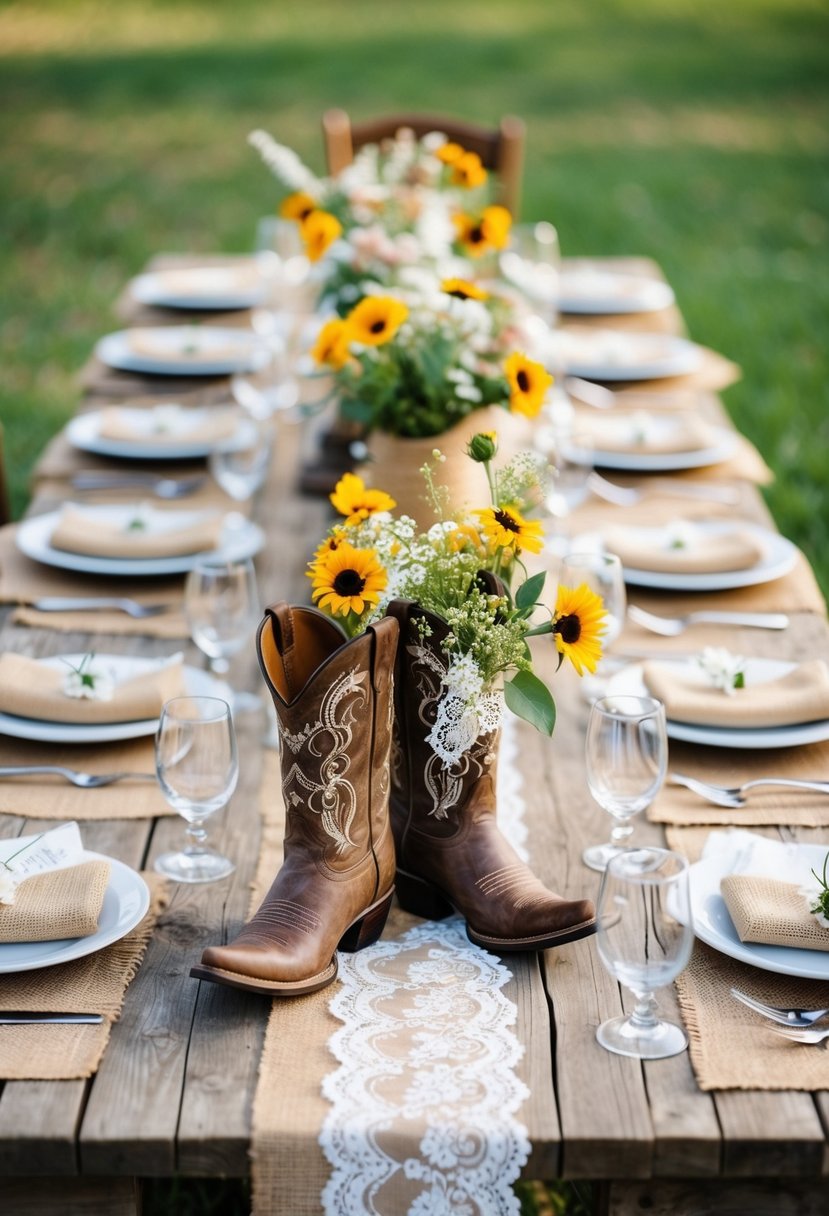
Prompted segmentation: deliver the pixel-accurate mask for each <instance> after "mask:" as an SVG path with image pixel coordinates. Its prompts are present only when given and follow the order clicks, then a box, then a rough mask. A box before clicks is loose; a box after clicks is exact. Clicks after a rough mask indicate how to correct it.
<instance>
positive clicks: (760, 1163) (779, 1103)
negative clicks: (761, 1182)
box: [716, 1090, 826, 1178]
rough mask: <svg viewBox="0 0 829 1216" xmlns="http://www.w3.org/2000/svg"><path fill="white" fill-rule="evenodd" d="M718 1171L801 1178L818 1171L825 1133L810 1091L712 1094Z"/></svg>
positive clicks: (815, 1173) (821, 1162) (746, 1175)
mask: <svg viewBox="0 0 829 1216" xmlns="http://www.w3.org/2000/svg"><path fill="white" fill-rule="evenodd" d="M716 1101H717V1115H718V1117H719V1120H720V1125H721V1127H722V1131H723V1139H724V1145H723V1162H722V1172H723V1174H725V1175H726V1176H727V1177H739V1178H773V1177H781V1178H803V1177H809V1176H812V1175H817V1174H820V1173H821V1172H822V1170H823V1163H824V1154H825V1142H826V1136H825V1133H824V1130H823V1127H822V1126H821V1122H820V1119H819V1118H818V1113H817V1110H816V1109H815V1104H814V1101H813V1100H812V1095H811V1094H808V1093H793V1092H789V1091H783V1092H777V1093H767V1092H756V1091H754V1092H751V1093H747V1092H744V1091H739V1090H732V1091H729V1092H727V1093H718V1094H717V1098H716Z"/></svg>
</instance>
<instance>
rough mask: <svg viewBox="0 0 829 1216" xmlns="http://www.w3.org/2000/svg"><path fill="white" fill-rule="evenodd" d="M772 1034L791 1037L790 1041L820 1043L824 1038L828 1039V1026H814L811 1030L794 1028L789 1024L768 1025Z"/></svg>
mask: <svg viewBox="0 0 829 1216" xmlns="http://www.w3.org/2000/svg"><path fill="white" fill-rule="evenodd" d="M769 1030H770V1031H771V1032H772V1034H779V1035H780V1036H781V1037H782V1038H784V1039H791V1041H792V1043H822V1042H823V1040H824V1039H829V1026H822V1027H821V1028H820V1029H818V1028H817V1027H814V1029H812V1030H795V1029H794V1027H790V1026H769Z"/></svg>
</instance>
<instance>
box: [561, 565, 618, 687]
mask: <svg viewBox="0 0 829 1216" xmlns="http://www.w3.org/2000/svg"><path fill="white" fill-rule="evenodd" d="M559 582H560V583H561V584H562V585H563V586H565V587H580V586H581V585H582V583H586V584H587V586H588V587H589V588H590V590H591V591H593V592H595V594H596V595H600V596H601V597H602V600H603V601H604V607H605V612H606V613H607V616H606V617H605V628H604V633H603V634H602V658H601V661H600V662H599V664H598V666H597V668H596V671H595V672H594V673H593V674H592V675H589V674H588V675H587V676H585V677H584V679H583V680H582V683H581V688H582V689H583V691H584V694H585V696H587V698H588V699H589V700H591V701H594V700H596V699H597V698H598V697H600V696H602V695H603V693H604V690H605V686H606V683H607V677H608V676H609V675H610V674H611V672H610V670H609V669H610V667H611V664H609V663H608V662H607V658H606V656H607V652H608V650H609V649H610V647H611V646H612V645H613V643H614V642H615V641H616V639H617V638H618V637H619V634H620V633H621V632H622V628H623V626H624V623H625V611H626V605H627V595H626V593H625V578H624V571H623V570H622V563H621V561H620V560H619V558H618V557H617V556H616V554H615V553H599V552H594V553H568V554H567V555H566V556H565V557H564V558H562V562H561V569H560V572H559Z"/></svg>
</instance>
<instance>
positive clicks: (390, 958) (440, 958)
mask: <svg viewBox="0 0 829 1216" xmlns="http://www.w3.org/2000/svg"><path fill="white" fill-rule="evenodd" d="M339 977H340V985H339V987H338V990H337V992H336V995H335V996H334V997H333V999H332V1000H331V1003H330V1009H331V1012H332V1013H333V1014H334V1015H335V1016H336V1017H337V1018H339V1019H340V1021H342V1022H343V1026H342V1027H341V1028H340V1029H339V1030H337V1031H335V1033H334V1034H333V1035H332V1037H331V1039H330V1041H329V1047H330V1048H331V1051H332V1052H333V1054H334V1056H335V1057H336V1059H337V1060H338V1061H339V1062H340V1067H339V1068H338V1069H337V1070H336V1072H333V1073H330V1074H329V1075H328V1076H327V1077H326V1078H325V1080H324V1081H323V1094H324V1096H325V1097H326V1098H327V1099H328V1101H329V1102H330V1103H331V1110H330V1111H329V1113H328V1116H327V1118H326V1120H325V1122H324V1124H323V1127H322V1131H321V1133H320V1145H321V1147H322V1149H323V1152H324V1153H325V1156H326V1158H327V1160H328V1161H329V1163H330V1164H331V1166H332V1174H331V1177H330V1179H329V1181H328V1183H327V1184H326V1186H325V1189H324V1190H323V1193H322V1205H323V1210H324V1212H325V1213H326V1216H355V1214H356V1213H366V1214H367V1216H427V1214H428V1216H508V1214H514V1216H518V1213H519V1212H520V1204H519V1202H518V1200H517V1198H516V1197H515V1195H514V1194H513V1191H512V1183H513V1182H514V1181H515V1180H516V1179H517V1178H518V1175H519V1173H520V1171H521V1167H522V1165H523V1164H524V1163H525V1162H526V1160H527V1157H528V1154H529V1150H530V1144H529V1141H528V1139H527V1133H526V1129H525V1128H524V1127H523V1126H522V1125H521V1124H520V1123H519V1122H518V1121H517V1120H516V1118H515V1114H516V1112H517V1110H518V1108H519V1107H520V1106H521V1104H522V1102H524V1100H525V1099H526V1098H527V1097H528V1096H529V1091H528V1090H527V1087H526V1086H525V1085H524V1083H523V1082H522V1081H520V1080H519V1079H518V1077H517V1076H516V1075H515V1071H514V1069H515V1065H516V1064H517V1062H518V1061H519V1060H520V1058H521V1056H522V1054H523V1051H524V1049H523V1047H522V1045H521V1044H520V1043H519V1042H518V1039H517V1038H516V1036H515V1034H514V1032H513V1030H512V1027H513V1025H514V1023H515V1018H516V1008H515V1005H514V1004H513V1003H512V1002H511V1001H509V1000H508V999H507V998H506V997H505V996H504V995H503V993H502V992H501V988H502V987H503V986H504V984H505V983H506V982H507V981H508V980H509V979H510V978H511V973H510V972H509V971H508V970H507V968H506V967H504V966H503V964H502V963H500V962H499V961H498V959H496V958H495V957H493V956H492V955H490V954H488V953H487V952H486V951H484V950H481V949H479V948H478V947H477V946H473V945H472V943H471V942H470V941H469V940H468V938H467V937H466V933H465V931H464V927H463V922H462V921H461V920H460V919H459V918H458V917H452V918H451V919H449V920H445V921H441V922H440V923H438V924H433V923H430V922H426V923H424V924H422V925H417V926H416V927H415V928H414V929H410V930H409V932H408V933H406V934H404V936H403V937H402V938H400V939H399V940H398V941H388V942H378V943H377V945H375V946H372V947H370V948H369V949H367V950H363V951H361V952H360V953H358V954H351V955H341V956H340V973H339Z"/></svg>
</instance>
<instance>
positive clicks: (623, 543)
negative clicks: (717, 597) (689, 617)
mask: <svg viewBox="0 0 829 1216" xmlns="http://www.w3.org/2000/svg"><path fill="white" fill-rule="evenodd" d="M681 539H682V544H677V545H672V544H671V534H670V533H669V532H668V531H666V530H665V529H664V528H649V529H646V528H642V529H635V530H634V529H630V528H623V527H609V528H606V529H605V532H604V544H605V548H606V549H607V550H608V552H610V553H615V554H616V555H617V557H619V558H620V559H621V562H622V565H623V566H626V567H628V568H630V569H632V570H648V571H653V572H659V573H664V574H715V573H718V572H720V571H731V570H747V569H749V568H750V567H751V566H755V565H756V564H757V562H758V561H759V560H760V559H761V558H762V556H763V549H762V547H761V545H759V544H758V542H757V541H756V540H755V539H754V537H753V536H752V535H751V533H750V532H748V531H745V530H743V529H741V528H739V527H734V528H729V529H727V530H723V531H721V532H697V531H696V530H695V529H693V527H692V528H691V529H689V531H688V533H687V536H686V535H683V536H682V538H681Z"/></svg>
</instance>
